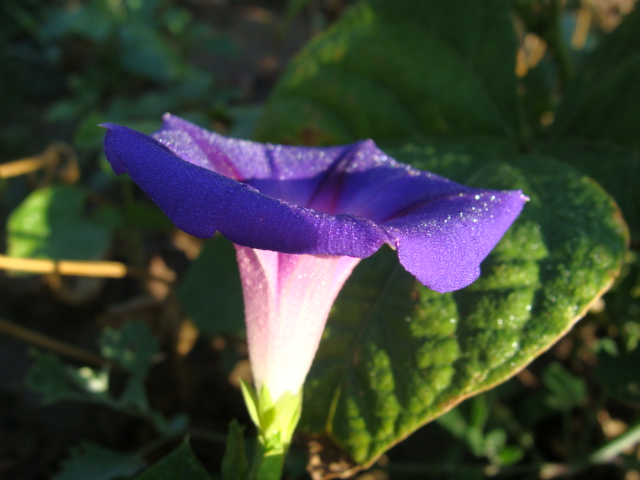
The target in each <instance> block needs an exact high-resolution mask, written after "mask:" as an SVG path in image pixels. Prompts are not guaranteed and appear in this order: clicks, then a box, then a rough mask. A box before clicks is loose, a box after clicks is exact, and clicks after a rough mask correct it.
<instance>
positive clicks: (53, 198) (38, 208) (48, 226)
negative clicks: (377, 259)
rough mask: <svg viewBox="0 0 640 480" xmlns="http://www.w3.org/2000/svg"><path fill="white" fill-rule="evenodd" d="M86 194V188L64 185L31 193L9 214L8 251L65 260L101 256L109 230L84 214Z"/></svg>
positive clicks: (16, 255) (109, 233) (22, 256)
mask: <svg viewBox="0 0 640 480" xmlns="http://www.w3.org/2000/svg"><path fill="white" fill-rule="evenodd" d="M86 196H87V192H86V191H85V190H83V189H81V188H78V187H72V186H66V185H58V186H53V187H47V188H43V189H40V190H36V191H35V192H33V193H32V194H31V195H29V196H28V197H27V198H26V199H25V200H24V201H23V202H22V203H21V204H20V206H18V208H16V209H15V210H14V211H13V212H12V213H11V215H10V216H9V220H8V222H7V231H8V232H7V233H8V236H7V244H8V249H7V251H8V254H9V255H10V256H12V257H19V258H26V257H37V258H52V259H66V260H94V259H96V258H100V257H102V256H103V255H104V254H105V253H106V251H107V249H108V248H109V244H110V242H111V231H110V228H109V227H108V226H107V225H104V224H102V223H99V222H97V221H94V220H92V219H90V218H88V217H87V216H86V215H84V213H83V208H84V203H85V200H86Z"/></svg>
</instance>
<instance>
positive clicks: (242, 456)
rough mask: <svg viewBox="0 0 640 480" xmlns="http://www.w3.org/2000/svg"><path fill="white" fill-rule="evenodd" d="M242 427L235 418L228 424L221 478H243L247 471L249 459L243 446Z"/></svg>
mask: <svg viewBox="0 0 640 480" xmlns="http://www.w3.org/2000/svg"><path fill="white" fill-rule="evenodd" d="M243 433H244V427H241V426H240V424H239V423H238V421H237V420H235V419H234V420H232V421H231V423H230V424H229V435H228V437H227V448H226V449H225V452H224V458H223V459H222V480H245V479H246V477H247V473H248V472H249V461H248V460H247V451H246V449H245V446H244V435H243Z"/></svg>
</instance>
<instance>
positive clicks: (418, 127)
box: [257, 0, 518, 144]
mask: <svg viewBox="0 0 640 480" xmlns="http://www.w3.org/2000/svg"><path fill="white" fill-rule="evenodd" d="M515 50H516V47H515V35H514V32H513V26H512V20H511V17H510V14H509V9H508V4H507V2H506V1H503V0H468V1H462V0H448V1H430V2H391V1H385V0H371V1H363V2H360V3H359V4H357V5H356V6H355V7H354V8H352V9H351V10H349V11H348V12H347V13H346V14H345V15H344V16H343V18H342V19H341V20H340V21H339V22H338V23H337V24H336V25H335V26H334V27H333V28H331V29H330V30H328V31H327V32H326V33H324V34H322V35H320V36H319V37H317V38H316V39H315V40H314V41H313V42H311V43H310V44H309V45H308V46H307V47H306V48H305V49H304V50H303V51H302V53H301V54H300V55H299V56H298V57H297V59H296V60H295V61H294V62H292V63H291V64H290V65H289V67H288V69H287V71H286V72H285V74H284V76H283V77H282V78H281V80H280V81H279V83H278V85H277V87H276V89H275V91H274V93H273V95H272V96H271V98H270V100H269V102H268V103H267V105H266V107H265V110H264V114H263V116H262V121H261V122H260V124H259V126H258V131H257V136H258V138H260V139H262V140H269V141H277V142H285V143H295V144H309V143H313V144H319V143H323V144H335V143H344V142H348V141H353V140H355V139H359V138H367V137H370V138H374V139H375V140H378V141H381V140H390V139H404V140H408V139H414V138H416V137H421V136H425V135H434V134H438V135H454V134H455V135H461V134H471V135H492V136H499V137H512V138H513V137H515V136H516V135H517V133H516V130H517V124H518V120H517V113H516V112H517V111H518V108H517V98H516V78H515V74H514V69H515Z"/></svg>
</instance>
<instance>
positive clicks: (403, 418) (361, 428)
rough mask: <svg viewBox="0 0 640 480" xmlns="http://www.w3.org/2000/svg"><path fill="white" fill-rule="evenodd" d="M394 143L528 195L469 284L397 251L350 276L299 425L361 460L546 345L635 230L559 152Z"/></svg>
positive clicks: (603, 285) (435, 167) (594, 291)
mask: <svg viewBox="0 0 640 480" xmlns="http://www.w3.org/2000/svg"><path fill="white" fill-rule="evenodd" d="M389 153H391V154H392V155H394V156H395V157H396V158H398V159H399V160H401V161H405V162H407V163H412V164H414V165H416V166H418V167H420V168H424V169H428V170H431V171H434V172H436V173H439V174H442V175H445V176H447V177H449V178H453V179H454V180H457V181H460V182H464V183H466V184H469V185H474V186H483V187H485V188H499V189H506V188H509V189H516V188H518V189H522V190H524V192H525V193H526V194H527V195H528V196H529V197H530V198H531V201H530V202H529V203H528V204H527V205H526V206H525V208H524V211H523V213H522V215H521V216H520V217H519V218H518V220H517V221H516V222H515V223H514V225H513V226H512V227H511V229H510V230H509V231H508V232H507V234H506V235H505V236H504V238H503V240H502V241H501V242H500V243H499V244H498V246H497V247H496V248H495V249H494V251H493V252H492V253H491V255H490V256H489V257H488V258H487V259H486V260H485V262H483V264H482V271H483V274H482V276H481V277H480V278H479V279H478V280H477V281H476V282H475V283H473V284H472V285H470V286H469V287H467V288H465V289H463V290H460V291H457V292H453V293H448V294H438V293H436V292H433V291H431V290H429V289H427V288H425V287H423V286H422V285H421V284H419V283H418V282H417V281H416V280H415V279H414V278H413V277H412V276H411V275H410V274H408V273H407V272H406V271H405V270H404V269H403V268H402V267H401V266H400V265H399V263H398V261H397V258H396V255H395V254H394V253H393V252H392V251H391V250H390V249H383V250H382V251H381V252H379V253H378V254H376V255H375V256H374V257H373V258H371V259H368V260H364V261H363V262H361V264H360V265H359V266H358V267H357V268H356V270H355V271H354V273H353V275H352V277H351V279H350V280H349V281H348V282H347V284H346V286H345V288H344V289H343V291H342V293H341V294H340V296H339V298H338V300H337V303H336V305H335V307H334V311H333V314H332V316H331V318H330V320H329V323H328V326H327V329H326V332H325V336H324V338H323V341H322V343H321V346H320V349H319V352H318V355H317V357H316V360H315V363H314V365H313V367H312V370H311V373H310V375H309V377H308V381H307V383H306V385H305V403H304V408H303V420H302V426H303V429H304V430H306V431H307V432H310V433H314V434H317V435H320V437H321V438H326V437H329V439H330V440H331V441H332V442H333V443H334V444H337V446H338V447H340V448H341V449H343V450H345V451H346V452H348V453H349V454H350V455H351V457H352V458H353V460H354V461H355V462H356V463H357V464H364V465H367V464H370V463H371V462H373V461H374V460H375V459H376V458H377V457H378V456H380V455H381V454H382V453H383V452H384V451H385V450H387V449H388V448H389V447H390V446H392V445H393V444H395V443H397V442H398V441H400V440H401V439H403V438H404V437H406V436H407V435H409V434H410V433H411V432H413V431H414V430H415V429H416V428H418V427H419V426H421V425H423V424H424V423H426V422H428V421H430V420H432V419H433V418H435V417H437V416H438V415H440V414H442V413H444V412H446V411H447V410H449V409H450V408H452V407H453V406H454V405H456V404H457V403H459V402H460V401H462V400H464V399H465V398H467V397H469V396H471V395H474V394H476V393H478V392H481V391H484V390H487V389H489V388H491V387H492V386H494V385H496V384H498V383H500V382H502V381H504V380H506V379H507V378H509V377H511V376H512V375H514V374H515V373H516V372H518V371H519V370H521V369H522V368H524V366H526V365H527V364H528V363H529V362H530V361H531V360H533V359H534V358H535V357H536V356H537V355H539V354H540V353H541V352H542V351H544V350H546V349H547V348H549V346H550V345H552V344H553V343H554V341H555V340H556V339H557V338H558V337H560V336H561V335H562V334H564V333H565V332H566V331H567V330H568V329H569V328H571V326H572V325H573V324H574V323H575V322H576V321H577V320H578V319H579V318H580V317H581V316H582V315H584V313H585V312H586V311H587V309H588V308H589V306H590V305H591V303H592V302H593V301H594V300H595V299H597V298H598V297H599V296H600V295H601V294H602V293H603V292H604V291H605V290H606V289H607V288H608V287H609V286H610V285H611V283H612V282H613V279H614V278H615V277H616V275H617V274H618V272H619V269H620V266H621V264H622V259H623V256H624V253H625V250H626V240H627V232H626V226H625V224H624V222H623V221H622V218H621V216H620V214H619V211H618V209H617V207H616V205H615V204H614V202H613V201H612V200H611V198H610V197H609V196H608V195H607V194H606V193H605V192H604V190H603V189H602V188H600V187H599V186H598V185H597V184H596V183H595V182H593V181H592V180H590V179H589V178H588V177H585V176H583V175H581V174H578V173H576V172H575V170H573V169H571V168H570V167H566V166H564V165H563V164H561V163H559V162H555V161H554V160H552V159H549V158H545V157H542V156H540V155H522V156H520V155H518V154H517V153H515V152H512V151H511V149H510V147H508V146H503V145H499V144H494V145H492V144H491V142H488V143H487V142H484V143H481V144H476V145H473V144H472V145H467V146H465V145H462V144H456V145H451V144H442V143H437V142H432V143H431V144H429V145H422V146H409V147H406V148H404V149H401V150H396V151H390V152H389Z"/></svg>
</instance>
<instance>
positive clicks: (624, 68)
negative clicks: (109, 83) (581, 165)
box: [552, 8, 640, 149]
mask: <svg viewBox="0 0 640 480" xmlns="http://www.w3.org/2000/svg"><path fill="white" fill-rule="evenodd" d="M639 30H640V9H638V8H636V9H634V11H633V12H632V13H631V14H629V15H628V16H627V18H626V19H625V20H624V22H623V23H622V24H621V25H620V26H619V27H618V28H617V29H616V30H615V31H614V32H613V33H611V35H608V36H607V37H606V38H605V39H603V41H602V42H601V43H600V45H599V46H598V48H596V49H595V50H594V51H593V52H592V53H591V55H590V56H589V58H587V60H586V61H585V62H584V64H583V65H582V68H581V69H580V71H579V72H578V73H577V74H576V76H575V77H574V80H573V82H572V83H571V84H570V85H569V86H568V87H567V90H566V92H565V94H564V97H563V99H562V102H561V103H560V105H559V106H558V111H557V115H556V119H555V121H554V123H553V126H552V135H553V136H554V137H566V138H581V139H586V140H590V141H602V142H605V143H610V144H614V145H618V146H625V147H631V148H635V149H637V148H638V147H640V135H638V124H640V110H639V109H638V107H637V106H638V104H640V85H639V84H638V77H640V36H639V35H638V31H639Z"/></svg>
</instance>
